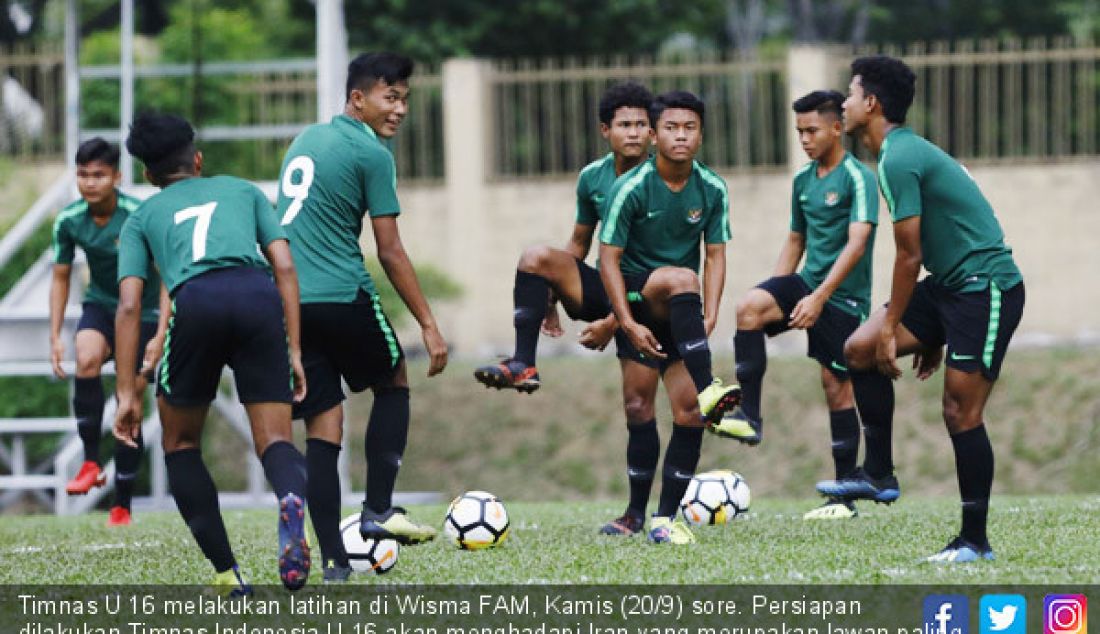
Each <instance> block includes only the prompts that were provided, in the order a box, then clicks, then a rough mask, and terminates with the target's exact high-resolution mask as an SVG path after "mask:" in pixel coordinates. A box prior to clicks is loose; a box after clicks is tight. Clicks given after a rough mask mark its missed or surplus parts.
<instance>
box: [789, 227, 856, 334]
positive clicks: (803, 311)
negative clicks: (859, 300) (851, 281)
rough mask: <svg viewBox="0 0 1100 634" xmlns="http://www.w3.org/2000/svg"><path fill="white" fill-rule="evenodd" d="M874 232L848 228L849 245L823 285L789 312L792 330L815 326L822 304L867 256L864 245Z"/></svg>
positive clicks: (823, 305) (842, 251)
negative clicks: (864, 255) (861, 259)
mask: <svg viewBox="0 0 1100 634" xmlns="http://www.w3.org/2000/svg"><path fill="white" fill-rule="evenodd" d="M874 230H875V226H874V225H872V224H871V223H868V222H853V223H851V224H850V225H848V244H846V245H844V249H843V250H841V252H840V255H839V256H837V259H836V262H833V266H832V268H831V269H829V274H828V275H826V276H825V281H823V282H822V283H821V285H820V286H818V287H817V288H816V289H815V290H814V292H812V293H810V294H809V295H807V296H806V297H803V298H802V299H801V300H799V302H798V304H796V305H795V307H794V310H792V311H791V322H790V325H791V328H810V327H812V326H813V325H814V324H815V323H817V318H818V317H820V316H821V311H822V310H823V309H824V307H825V302H827V301H829V298H830V297H832V296H833V293H835V292H836V289H837V288H839V287H840V285H841V284H842V283H843V282H844V280H845V279H847V278H848V274H849V273H851V272H852V269H854V268H855V266H856V264H858V263H859V260H860V258H862V257H863V254H864V253H866V252H867V243H868V242H869V241H870V239H871V233H872V232H873V231H874Z"/></svg>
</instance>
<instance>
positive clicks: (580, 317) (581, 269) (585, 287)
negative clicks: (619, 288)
mask: <svg viewBox="0 0 1100 634" xmlns="http://www.w3.org/2000/svg"><path fill="white" fill-rule="evenodd" d="M577 273H579V274H580V276H581V305H580V306H579V307H577V308H576V309H570V307H569V306H568V305H566V303H565V302H562V308H564V309H565V314H566V315H569V318H570V319H573V320H575V321H587V322H593V321H596V320H598V319H603V318H604V317H607V316H608V315H610V314H611V300H609V299H608V298H607V291H605V290H604V287H603V280H602V279H600V272H599V271H598V270H596V269H594V268H592V267H591V266H588V265H587V264H585V263H584V260H581V259H579V258H577Z"/></svg>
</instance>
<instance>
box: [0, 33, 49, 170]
mask: <svg viewBox="0 0 1100 634" xmlns="http://www.w3.org/2000/svg"><path fill="white" fill-rule="evenodd" d="M64 86H65V56H64V54H63V52H62V50H61V47H60V45H56V44H47V45H42V46H38V47H32V46H29V45H25V44H19V45H16V46H11V47H3V48H0V91H2V96H3V98H2V99H0V103H2V104H3V107H2V108H0V155H2V156H6V157H11V158H16V159H20V160H26V159H34V158H38V157H40V156H57V155H60V153H61V152H62V151H63V150H64V147H65V118H64V117H65V100H64V98H63V96H64Z"/></svg>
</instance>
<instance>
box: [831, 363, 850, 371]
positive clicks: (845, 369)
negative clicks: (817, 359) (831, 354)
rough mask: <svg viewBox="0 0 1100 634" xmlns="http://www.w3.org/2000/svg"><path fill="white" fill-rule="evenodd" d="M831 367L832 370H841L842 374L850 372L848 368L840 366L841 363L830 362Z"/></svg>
mask: <svg viewBox="0 0 1100 634" xmlns="http://www.w3.org/2000/svg"><path fill="white" fill-rule="evenodd" d="M829 365H830V366H832V368H833V369H834V370H840V371H841V372H847V371H848V368H846V367H844V366H842V365H840V364H839V363H837V362H836V361H830V362H829Z"/></svg>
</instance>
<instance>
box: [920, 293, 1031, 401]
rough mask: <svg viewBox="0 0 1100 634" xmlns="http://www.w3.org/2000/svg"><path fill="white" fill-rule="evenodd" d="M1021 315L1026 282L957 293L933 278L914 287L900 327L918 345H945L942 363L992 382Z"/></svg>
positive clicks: (998, 372)
mask: <svg viewBox="0 0 1100 634" xmlns="http://www.w3.org/2000/svg"><path fill="white" fill-rule="evenodd" d="M1023 314H1024V284H1023V282H1020V283H1019V284H1017V285H1015V286H1013V287H1012V288H1010V289H1007V290H1002V289H1000V288H998V287H997V285H996V284H994V283H993V282H990V283H989V286H988V288H986V289H985V290H981V291H975V292H969V293H958V292H954V291H951V290H948V289H946V288H944V287H943V286H940V285H939V284H937V283H935V282H933V281H932V280H931V278H927V277H926V278H924V279H923V280H921V281H920V282H918V283H917V287H916V288H915V289H914V290H913V297H912V299H910V300H909V306H908V307H907V308H906V309H905V314H904V315H902V317H901V323H902V325H903V326H905V327H906V328H907V329H908V330H909V332H911V333H913V336H914V337H916V338H917V339H918V340H919V341H920V342H921V343H922V344H924V345H926V346H929V347H934V348H938V347H940V346H942V345H943V344H945V343H946V344H947V357H946V359H945V363H946V364H947V366H948V367H950V368H955V369H957V370H961V371H963V372H968V373H969V372H978V371H980V372H981V373H982V376H984V377H985V378H986V379H989V380H990V381H996V380H997V377H998V376H999V375H1000V373H1001V363H1002V362H1004V358H1005V353H1006V352H1007V351H1008V342H1009V341H1010V340H1011V339H1012V334H1013V333H1014V332H1016V326H1018V325H1019V324H1020V318H1021V317H1022V316H1023Z"/></svg>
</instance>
